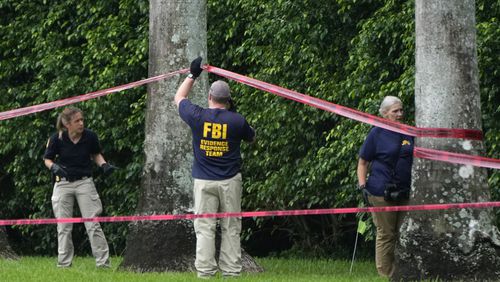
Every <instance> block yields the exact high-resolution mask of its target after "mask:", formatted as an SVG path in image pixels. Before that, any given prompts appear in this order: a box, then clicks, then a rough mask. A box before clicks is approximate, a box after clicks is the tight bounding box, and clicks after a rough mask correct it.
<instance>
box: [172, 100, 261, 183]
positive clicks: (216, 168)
mask: <svg viewBox="0 0 500 282" xmlns="http://www.w3.org/2000/svg"><path fill="white" fill-rule="evenodd" d="M179 114H180V117H181V118H182V120H184V121H185V122H186V123H187V124H188V125H189V127H190V128H191V131H192V133H193V152H194V162H193V171H192V175H193V178H197V179H205V180H224V179H228V178H231V177H233V176H235V175H236V174H237V173H239V172H240V169H241V153H240V145H241V141H242V140H244V141H251V140H252V139H253V138H254V136H255V132H254V131H253V129H252V128H251V127H250V125H249V124H248V122H247V121H246V119H245V118H244V117H243V116H242V115H240V114H238V113H235V112H231V111H228V110H226V109H205V108H202V107H200V106H197V105H195V104H193V103H191V101H189V99H184V100H182V101H181V102H180V104H179Z"/></svg>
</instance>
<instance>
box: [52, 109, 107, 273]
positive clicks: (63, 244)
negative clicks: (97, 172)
mask: <svg viewBox="0 0 500 282" xmlns="http://www.w3.org/2000/svg"><path fill="white" fill-rule="evenodd" d="M56 127H57V130H58V132H56V133H54V134H53V135H52V136H51V137H50V138H49V141H48V142H47V148H46V150H45V154H44V156H43V159H44V163H45V166H46V167H47V168H48V169H50V171H51V172H52V174H53V176H54V177H55V184H54V190H53V193H52V208H53V210H54V215H55V217H56V218H68V217H72V216H73V205H74V201H75V199H76V201H77V203H78V206H79V208H80V211H81V214H82V217H96V216H98V215H99V214H101V212H102V204H101V200H100V198H99V194H97V190H96V188H95V185H94V181H93V179H92V162H95V163H96V164H97V165H98V166H99V167H101V168H102V169H103V172H104V174H105V175H108V174H110V173H111V172H113V170H114V169H115V167H114V166H112V165H110V164H108V163H107V162H106V161H105V159H104V157H103V155H102V154H101V147H100V144H99V139H98V138H97V135H96V134H95V133H94V132H92V131H91V130H89V129H86V128H85V127H84V119H83V112H82V111H81V110H80V109H78V108H74V107H68V108H66V109H64V110H63V111H62V113H61V114H60V115H59V117H58V119H57V123H56ZM85 228H86V230H87V234H88V236H89V241H90V245H91V247H92V254H93V255H94V257H95V259H96V266H97V267H109V266H110V261H109V247H108V243H107V241H106V237H105V236H104V233H103V231H102V229H101V225H100V224H99V222H85ZM72 229H73V224H72V223H58V224H57V239H58V241H57V242H58V257H57V266H58V267H70V266H71V264H72V261H73V254H74V248H73V240H72V238H71V231H72Z"/></svg>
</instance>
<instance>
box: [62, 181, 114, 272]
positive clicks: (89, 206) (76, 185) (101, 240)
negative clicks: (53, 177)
mask: <svg viewBox="0 0 500 282" xmlns="http://www.w3.org/2000/svg"><path fill="white" fill-rule="evenodd" d="M75 198H76V201H77V202H78V206H79V207H80V211H81V213H82V217H96V216H98V215H99V214H101V212H102V204H101V200H100V199H99V195H98V194H97V190H96V188H95V185H94V182H93V180H92V178H86V179H82V180H77V181H74V182H68V181H64V180H63V181H60V182H57V183H56V184H55V185H54V191H53V193H52V209H53V210H54V215H55V217H56V218H65V217H73V205H74V202H75ZM84 224H85V229H86V230H87V234H88V236H89V241H90V246H91V248H92V254H93V255H94V257H95V260H96V265H97V266H98V267H102V266H104V267H109V266H110V262H109V247H108V242H107V241H106V237H105V236H104V233H103V232H102V229H101V225H100V224H99V222H85V223H84ZM72 230H73V224H72V223H58V224H57V243H58V250H57V251H58V257H57V265H58V266H59V267H66V266H71V263H72V261H73V254H74V248H73V240H72V237H71V232H72Z"/></svg>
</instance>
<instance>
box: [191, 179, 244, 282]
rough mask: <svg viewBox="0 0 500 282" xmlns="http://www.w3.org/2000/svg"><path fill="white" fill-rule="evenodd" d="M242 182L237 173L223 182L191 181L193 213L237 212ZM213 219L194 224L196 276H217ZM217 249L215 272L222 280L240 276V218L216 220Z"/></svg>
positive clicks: (199, 220) (214, 221) (214, 219)
mask: <svg viewBox="0 0 500 282" xmlns="http://www.w3.org/2000/svg"><path fill="white" fill-rule="evenodd" d="M241 190H242V179H241V174H240V173H238V174H237V175H235V176H234V177H232V178H230V179H226V180H218V181H211V180H201V179H195V180H194V209H195V213H196V214H204V213H217V212H240V211H241ZM216 224H217V219H216V218H197V219H195V220H194V230H195V232H196V260H195V267H196V270H197V271H198V275H199V276H212V275H214V274H215V273H216V272H217V263H216V261H215V231H216ZM220 227H221V232H222V235H221V247H220V255H219V268H220V270H221V272H222V274H223V275H224V276H238V275H240V272H241V268H242V266H241V246H240V233H241V217H229V218H221V219H220Z"/></svg>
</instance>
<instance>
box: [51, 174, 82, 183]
mask: <svg viewBox="0 0 500 282" xmlns="http://www.w3.org/2000/svg"><path fill="white" fill-rule="evenodd" d="M87 178H90V176H69V177H59V176H57V175H56V182H59V181H68V182H75V181H78V180H83V179H87Z"/></svg>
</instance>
